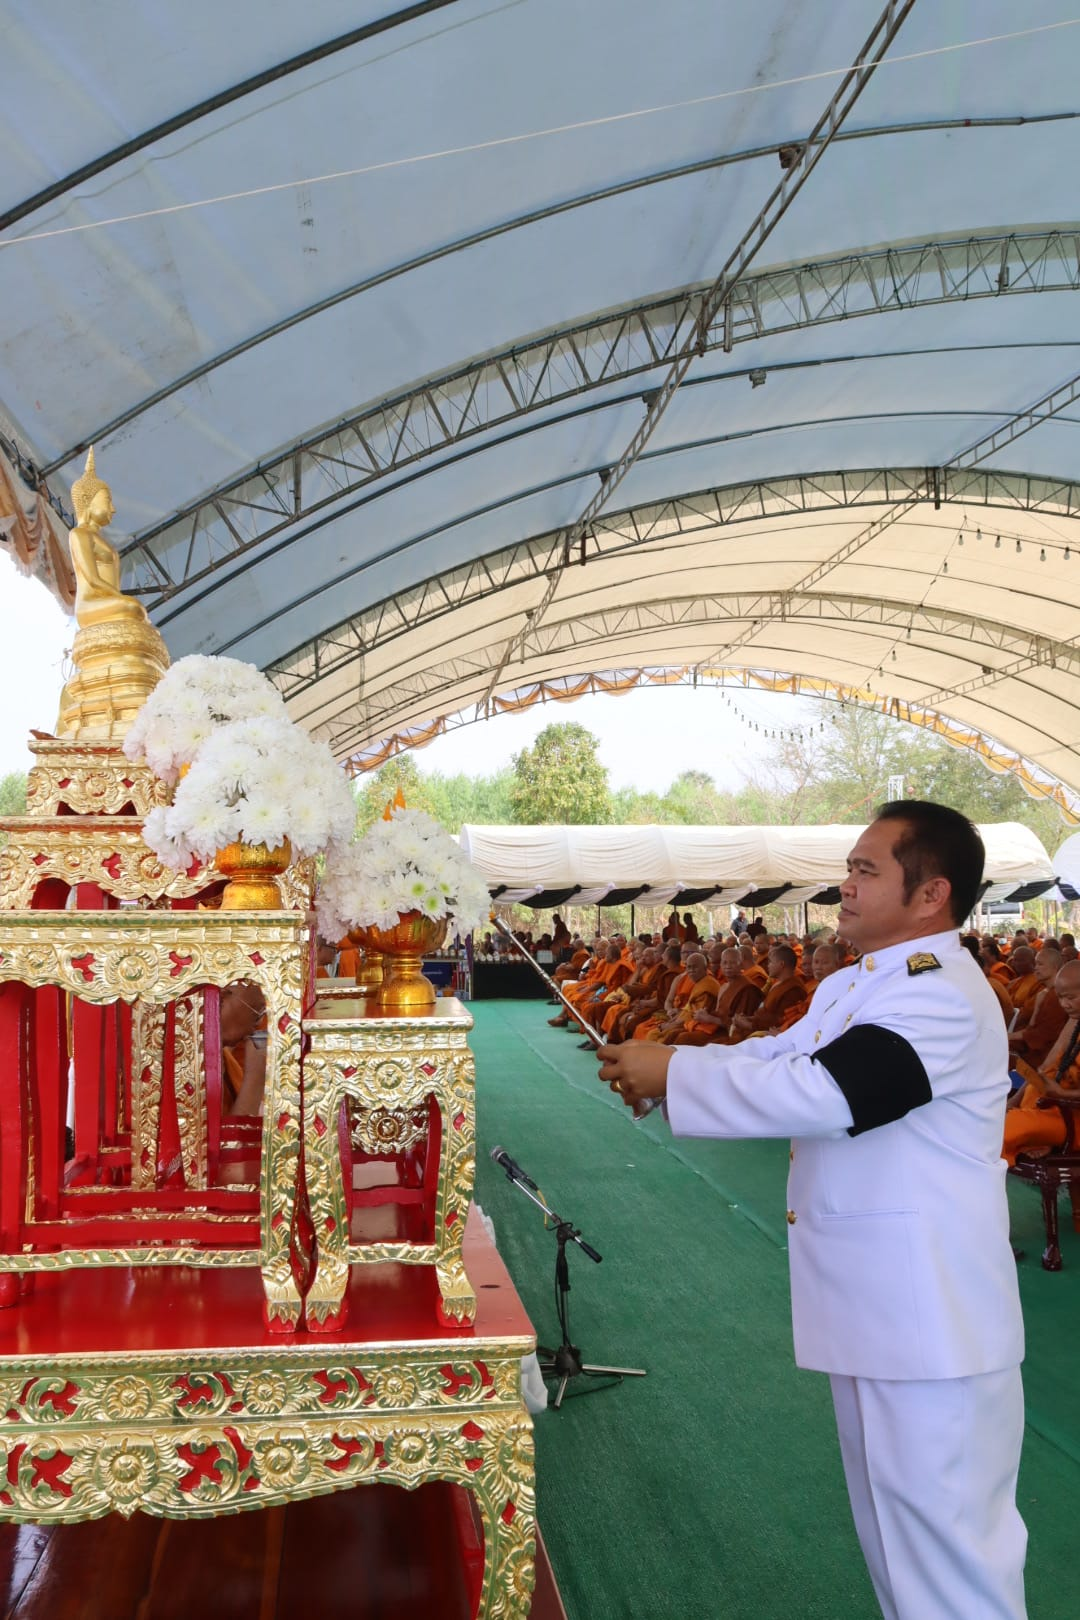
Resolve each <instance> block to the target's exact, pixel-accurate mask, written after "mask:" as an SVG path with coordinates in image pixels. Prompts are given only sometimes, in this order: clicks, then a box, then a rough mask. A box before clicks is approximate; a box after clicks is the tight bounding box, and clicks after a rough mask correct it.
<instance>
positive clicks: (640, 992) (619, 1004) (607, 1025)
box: [600, 962, 663, 1035]
mask: <svg viewBox="0 0 1080 1620" xmlns="http://www.w3.org/2000/svg"><path fill="white" fill-rule="evenodd" d="M662 967H663V963H662V962H654V963H653V965H652V967H649V968H643V969H642V973H641V978H640V979H638V981H637V983H636V984H630V982H629V981H627V983H626V984H625V985H622V986H621V987H620V989H619V990H616V991H614V992H613V995H614V996H615V997H617V998H618V999H616V1000H613V1001H612V1002H611V1005H610V1006H609V1007H608V1010H607V1012H605V1014H604V1016H603V1018H602V1020H601V1022H600V1032H601V1034H602V1035H612V1034H614V1031H615V1021H616V1019H617V1018H619V1017H621V1015H622V1014H623V1013H624V1012H625V1011H626V1009H627V1007H628V1006H629V1005H630V1004H631V1002H633V1001H636V1000H637V999H638V997H640V996H648V995H650V994H651V993H652V988H653V985H654V984H655V983H656V981H657V979H658V978H659V977H660V972H661V969H662Z"/></svg>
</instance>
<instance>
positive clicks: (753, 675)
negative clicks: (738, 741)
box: [345, 664, 1080, 826]
mask: <svg viewBox="0 0 1080 1620" xmlns="http://www.w3.org/2000/svg"><path fill="white" fill-rule="evenodd" d="M628 680H630V681H631V682H632V685H631V686H630V687H629V688H628V689H629V690H635V691H636V690H641V689H645V688H655V687H658V686H659V687H669V686H684V687H686V686H689V687H716V688H721V689H722V688H733V689H736V690H742V691H752V692H780V693H783V694H784V695H785V696H788V697H813V698H817V699H819V700H820V701H822V702H828V703H839V704H841V705H845V706H846V705H847V704H849V703H850V704H852V705H854V706H855V707H857V708H870V709H875V710H876V711H877V712H878V713H879V714H886V715H888V716H889V718H890V719H893V720H899V721H901V722H903V723H906V724H908V725H912V726H920V727H923V728H924V729H927V730H930V731H933V732H935V733H936V734H937V735H938V736H944V737H946V738H947V740H948V741H949V742H950V743H951V744H952V745H953V746H955V747H959V748H964V749H967V750H969V751H970V752H972V753H974V754H975V755H976V756H977V757H978V758H979V759H980V760H981V761H982V763H983V764H984V765H985V766H986V767H987V769H988V770H992V771H995V772H1000V771H1006V770H1007V771H1009V772H1010V774H1012V775H1014V776H1016V777H1017V779H1018V780H1019V782H1020V784H1021V786H1022V787H1023V789H1024V791H1025V792H1026V793H1028V794H1029V795H1030V796H1031V797H1032V798H1035V799H1049V800H1050V801H1051V803H1053V804H1054V805H1055V806H1056V807H1057V810H1058V812H1059V814H1060V815H1061V818H1062V820H1063V821H1065V822H1067V823H1068V824H1069V825H1071V826H1076V825H1077V824H1078V823H1080V796H1078V795H1077V794H1076V793H1075V792H1074V791H1073V790H1072V789H1071V788H1069V787H1067V786H1065V785H1064V784H1063V783H1061V782H1060V781H1059V780H1058V779H1057V778H1056V777H1053V776H1050V775H1049V774H1048V773H1047V772H1046V771H1043V770H1042V769H1041V768H1040V767H1039V766H1037V765H1035V764H1034V763H1033V762H1032V761H1031V760H1028V759H1025V758H1024V756H1023V755H1022V754H1017V753H1015V752H1014V751H1012V750H1010V749H1006V748H1004V747H1003V746H1002V744H1000V743H999V742H998V741H997V739H996V738H993V737H990V736H988V735H987V734H986V733H985V732H981V731H975V730H972V729H971V728H970V727H967V726H963V725H960V724H958V723H957V722H956V721H954V720H951V719H949V718H948V717H947V716H943V715H941V714H938V713H936V712H934V711H932V710H928V709H923V708H919V707H917V706H915V705H913V704H910V703H904V702H901V701H900V699H898V698H890V697H888V696H883V695H882V694H881V693H878V692H873V691H870V690H868V689H867V688H865V687H857V686H851V685H845V684H844V683H842V682H839V681H830V680H825V679H823V678H822V677H821V676H818V675H797V674H782V673H779V672H774V671H766V670H760V669H716V670H708V671H705V672H703V673H699V672H698V671H696V670H695V669H693V668H692V667H691V666H690V665H688V664H684V665H682V666H681V667H679V668H669V667H667V666H660V667H659V668H651V667H650V668H645V669H634V670H617V669H616V670H596V671H593V672H591V673H589V674H585V675H564V676H560V677H558V678H557V679H555V680H553V681H543V682H535V681H534V682H530V683H529V684H528V685H526V686H524V687H521V688H519V689H518V691H516V692H512V693H504V694H500V696H499V698H498V699H497V703H498V709H497V712H498V713H504V712H506V713H513V712H514V711H515V709H516V708H518V707H519V706H520V699H522V698H526V699H531V700H532V701H539V702H541V703H576V702H577V701H578V699H579V698H582V697H585V696H589V695H593V694H599V695H601V696H611V695H612V691H611V688H612V685H613V684H615V683H617V684H618V685H619V686H620V687H621V688H623V689H624V690H623V691H620V692H619V693H617V694H616V695H620V696H621V695H625V690H626V689H627V688H626V682H627V681H628ZM488 718H489V716H488V715H487V714H485V713H484V712H483V711H482V710H481V709H480V708H479V707H478V706H470V707H469V708H468V709H463V710H459V711H458V713H456V714H452V715H446V716H445V717H444V718H442V719H441V720H439V721H438V722H437V723H436V725H435V727H434V728H432V727H427V728H423V727H420V728H416V729H415V730H414V731H412V732H395V733H394V734H393V735H392V736H390V737H388V738H385V739H384V740H383V741H382V742H381V743H380V744H378V745H377V746H376V747H374V748H372V749H368V750H365V751H364V752H363V753H360V754H354V755H353V756H352V757H351V758H350V759H347V760H346V761H345V770H346V773H347V774H348V775H350V776H354V777H355V776H361V775H363V774H364V773H365V772H366V771H369V770H375V769H377V768H378V766H379V765H381V764H383V763H384V762H385V761H386V760H387V759H391V758H393V757H394V755H395V754H401V753H405V752H406V751H407V750H408V749H411V748H420V747H424V746H425V745H426V744H427V743H428V742H433V741H434V740H435V737H436V736H445V735H446V733H447V732H448V731H457V730H459V729H460V728H461V727H462V726H469V725H475V724H477V723H478V722H479V721H481V720H486V719H488Z"/></svg>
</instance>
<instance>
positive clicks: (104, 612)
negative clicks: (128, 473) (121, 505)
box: [68, 445, 149, 629]
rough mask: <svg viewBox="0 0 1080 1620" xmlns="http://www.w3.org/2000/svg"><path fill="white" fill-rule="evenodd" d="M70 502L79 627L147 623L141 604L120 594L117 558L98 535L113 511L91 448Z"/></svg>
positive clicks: (108, 521) (72, 561) (114, 514)
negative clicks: (128, 621)
mask: <svg viewBox="0 0 1080 1620" xmlns="http://www.w3.org/2000/svg"><path fill="white" fill-rule="evenodd" d="M71 499H72V502H73V504H74V507H75V518H76V523H75V527H74V528H73V529H72V531H71V534H70V535H69V537H68V543H69V544H70V546H71V563H72V567H73V568H74V570H75V618H76V619H77V621H78V624H79V628H80V629H85V627H86V626H87V625H88V624H106V623H112V622H114V621H119V620H123V619H137V620H139V622H140V623H142V624H146V623H148V622H149V621H148V619H147V614H146V609H145V608H144V607H143V605H142V603H141V602H137V601H136V600H135V598H134V597H133V596H125V595H124V594H123V593H122V591H121V589H120V558H119V556H118V555H117V553H116V552H115V551H114V549H113V547H112V546H111V545H110V544H109V542H108V541H107V540H106V539H105V537H104V536H103V534H102V532H101V531H102V529H107V528H108V526H109V524H110V523H111V522H112V520H113V518H114V517H115V516H116V508H115V507H114V506H113V500H112V491H111V490H110V489H109V486H108V484H106V483H103V482H102V480H101V479H100V478H99V477H98V476H97V470H96V468H95V466H94V447H93V445H91V446H90V449H89V451H88V453H87V457H86V471H85V472H84V473H83V475H82V477H81V478H79V479H77V480H76V482H75V483H74V484H72V486H71Z"/></svg>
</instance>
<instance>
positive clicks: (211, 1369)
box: [0, 1211, 559, 1620]
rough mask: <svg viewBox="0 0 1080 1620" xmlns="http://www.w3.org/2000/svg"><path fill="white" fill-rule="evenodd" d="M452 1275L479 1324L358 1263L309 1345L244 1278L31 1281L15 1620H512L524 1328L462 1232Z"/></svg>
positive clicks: (184, 1272) (523, 1485)
mask: <svg viewBox="0 0 1080 1620" xmlns="http://www.w3.org/2000/svg"><path fill="white" fill-rule="evenodd" d="M365 1213H366V1212H365ZM369 1218H370V1219H372V1220H373V1221H379V1220H386V1219H387V1214H386V1212H383V1211H372V1212H371V1215H370V1217H369ZM464 1259H465V1264H466V1267H467V1270H468V1276H469V1279H470V1282H471V1284H472V1285H473V1286H474V1287H475V1289H476V1295H477V1312H476V1320H475V1321H474V1322H473V1323H471V1324H469V1325H467V1326H458V1325H450V1326H448V1325H446V1324H445V1323H442V1322H440V1321H439V1317H438V1304H439V1299H440V1294H439V1287H438V1283H437V1279H436V1277H435V1275H434V1273H433V1270H432V1268H430V1267H426V1266H424V1267H417V1266H413V1265H400V1264H395V1263H390V1264H383V1265H372V1266H366V1267H354V1268H353V1269H352V1274H351V1277H350V1283H349V1317H348V1323H347V1326H346V1327H345V1328H344V1329H342V1330H341V1331H339V1332H337V1333H326V1334H323V1333H320V1334H317V1335H314V1334H309V1333H305V1332H302V1331H301V1332H296V1333H292V1334H282V1333H279V1332H270V1331H268V1330H267V1328H266V1327H265V1325H264V1322H263V1313H262V1286H261V1282H260V1278H259V1274H258V1273H257V1272H256V1271H255V1270H253V1269H243V1268H242V1269H237V1270H220V1271H215V1270H211V1269H198V1270H196V1269H195V1268H184V1267H168V1266H163V1267H161V1268H160V1269H156V1268H138V1269H136V1268H125V1267H107V1268H103V1269H102V1270H100V1271H96V1272H90V1271H84V1270H75V1271H70V1272H50V1273H47V1274H43V1275H39V1276H37V1277H36V1278H35V1279H34V1287H33V1292H32V1293H31V1294H30V1295H29V1296H27V1297H25V1298H23V1299H22V1300H20V1302H19V1303H18V1304H17V1305H16V1306H14V1307H13V1308H11V1309H8V1310H5V1311H2V1312H0V1520H4V1519H6V1520H9V1521H14V1522H13V1523H11V1524H9V1525H7V1526H0V1548H3V1549H5V1550H4V1552H3V1555H2V1556H3V1558H4V1559H5V1560H6V1573H7V1580H8V1590H9V1593H10V1600H11V1602H16V1601H17V1603H18V1605H19V1606H18V1607H17V1608H14V1609H11V1608H9V1611H8V1612H9V1613H12V1612H13V1613H18V1614H19V1615H24V1616H26V1615H41V1616H42V1620H44V1617H45V1616H46V1615H47V1616H48V1620H62V1617H66V1616H68V1615H72V1616H74V1615H80V1616H86V1617H87V1620H90V1617H91V1616H92V1617H94V1620H98V1617H101V1620H106V1617H107V1620H113V1617H114V1616H120V1615H129V1614H130V1615H135V1614H137V1615H138V1616H139V1620H156V1617H158V1616H159V1615H160V1616H164V1615H167V1614H173V1613H177V1614H179V1613H180V1609H181V1608H183V1611H184V1613H185V1615H186V1616H187V1615H190V1613H191V1612H192V1610H191V1604H192V1602H193V1601H195V1602H198V1603H199V1605H200V1608H201V1611H202V1612H203V1613H207V1614H212V1615H213V1616H214V1620H218V1617H219V1616H221V1617H225V1616H227V1615H231V1614H233V1613H235V1614H237V1615H241V1614H243V1615H247V1614H251V1615H253V1616H254V1615H258V1617H259V1620H272V1617H273V1616H276V1615H280V1616H282V1617H284V1616H289V1615H294V1614H295V1615H297V1616H299V1615H301V1614H303V1615H309V1614H316V1613H320V1612H322V1611H323V1610H324V1609H325V1608H329V1605H330V1603H331V1601H332V1600H333V1601H335V1602H337V1603H340V1601H341V1597H342V1594H343V1593H344V1592H346V1591H348V1593H349V1612H350V1614H351V1615H353V1616H354V1617H356V1620H360V1617H361V1616H364V1617H366V1616H369V1615H370V1616H371V1617H372V1620H375V1617H376V1616H379V1617H380V1620H397V1617H398V1616H404V1615H406V1614H408V1615H415V1616H417V1617H422V1620H442V1617H443V1615H445V1616H446V1617H447V1620H449V1617H450V1616H453V1617H454V1620H457V1617H458V1616H459V1615H460V1614H476V1615H479V1616H484V1615H487V1614H489V1613H496V1612H497V1613H498V1614H500V1615H505V1616H506V1617H508V1620H509V1617H510V1616H514V1617H523V1616H524V1615H526V1614H527V1613H528V1612H529V1593H530V1588H531V1586H532V1579H533V1562H532V1555H533V1532H534V1509H533V1503H534V1497H533V1448H532V1423H531V1420H530V1418H529V1416H528V1413H527V1412H526V1410H525V1408H524V1405H523V1403H522V1400H521V1389H520V1358H521V1356H522V1355H523V1354H525V1353H527V1352H528V1350H530V1349H531V1348H532V1345H533V1332H532V1327H531V1325H530V1323H529V1320H528V1318H527V1317H526V1315H525V1313H524V1311H523V1309H522V1306H521V1303H520V1301H519V1300H518V1298H517V1295H516V1293H515V1292H514V1288H513V1285H512V1283H511V1282H510V1279H509V1277H508V1275H507V1273H506V1270H505V1268H504V1266H503V1265H502V1262H501V1261H500V1259H499V1257H498V1255H497V1254H496V1252H495V1249H494V1247H493V1245H492V1244H491V1243H490V1241H489V1240H488V1238H487V1236H486V1234H485V1232H484V1231H483V1228H482V1226H481V1225H480V1223H479V1221H478V1220H477V1219H476V1217H475V1214H474V1213H470V1217H469V1221H468V1224H467V1228H466V1233H465V1242H464ZM5 1476H6V1477H5ZM357 1486H360V1487H362V1488H361V1489H354V1488H353V1487H357ZM391 1486H404V1487H406V1489H405V1490H391V1489H390V1487H391ZM373 1487H374V1488H373ZM307 1498H317V1499H316V1500H305V1499H307ZM260 1508H261V1509H262V1510H263V1511H262V1512H261V1513H258V1514H252V1513H251V1512H250V1511H248V1510H251V1509H260ZM473 1508H475V1513H474V1512H473ZM111 1510H114V1511H115V1512H118V1513H119V1514H122V1515H124V1516H125V1518H127V1519H128V1521H129V1522H127V1523H124V1522H122V1521H121V1520H118V1519H117V1518H116V1517H115V1516H114V1513H113V1512H112V1511H111ZM140 1510H141V1511H140ZM133 1514H134V1515H135V1517H133V1518H132V1517H131V1515H133ZM147 1514H149V1515H153V1516H154V1517H153V1518H147V1517H145V1516H144V1515H147ZM105 1515H110V1516H109V1517H107V1518H105V1517H103V1516H105ZM222 1515H226V1517H223V1516H222ZM237 1515H239V1516H237ZM159 1517H164V1518H165V1519H169V1520H171V1519H177V1520H188V1521H191V1520H198V1521H201V1522H199V1523H190V1522H189V1523H183V1524H172V1525H169V1524H166V1525H162V1524H160V1523H158V1522H156V1520H157V1519H158V1518H159ZM87 1519H95V1520H98V1521H99V1522H98V1523H97V1524H96V1525H87V1524H80V1523H78V1522H77V1521H80V1520H87ZM16 1523H21V1524H22V1525H23V1528H21V1529H19V1528H16ZM478 1524H479V1525H482V1527H483V1529H482V1534H480V1533H479V1531H478ZM42 1526H45V1527H47V1528H41V1527H42ZM174 1568H175V1574H169V1573H168V1571H170V1570H173V1569H174ZM4 1569H5V1565H3V1564H0V1571H3V1570H4ZM198 1583H203V1586H204V1593H205V1595H204V1597H203V1598H202V1599H198V1598H197V1597H196V1596H195V1592H194V1585H195V1584H198ZM113 1588H115V1592H114V1595H113V1596H110V1597H108V1598H107V1599H106V1598H105V1596H104V1594H105V1592H106V1591H113ZM61 1589H62V1590H61ZM551 1590H552V1588H551V1583H550V1581H548V1591H549V1594H550V1592H551ZM234 1592H235V1605H236V1606H235V1607H233V1608H229V1607H228V1606H227V1604H229V1603H233V1602H234V1597H233V1595H232V1594H234ZM39 1593H41V1594H49V1595H48V1597H47V1601H46V1599H45V1597H43V1598H42V1602H43V1603H44V1606H43V1607H35V1606H33V1605H36V1604H37V1603H38V1594H39ZM184 1593H186V1596H185V1597H183V1601H182V1602H181V1595H182V1594H184ZM20 1594H21V1595H20ZM259 1594H261V1595H259ZM455 1594H457V1595H455ZM99 1596H101V1599H102V1601H101V1603H100V1606H97V1607H95V1606H94V1604H95V1603H96V1602H97V1600H98V1598H99ZM436 1596H437V1598H438V1602H439V1603H441V1604H442V1607H437V1606H436ZM132 1598H134V1601H133V1602H131V1601H130V1600H131V1599H132ZM369 1601H370V1604H371V1605H372V1606H371V1607H368V1608H365V1607H363V1604H364V1603H368V1602H369ZM455 1603H456V1604H457V1607H456V1608H455V1607H454V1605H455ZM245 1604H246V1605H248V1606H247V1607H244V1605H245ZM252 1604H254V1605H255V1606H254V1607H252V1606H251V1605H252ZM462 1604H464V1607H462ZM27 1605H30V1606H27ZM170 1605H173V1606H172V1607H170ZM196 1612H197V1611H196ZM532 1612H533V1614H534V1615H535V1616H538V1617H544V1620H546V1616H547V1615H556V1616H557V1615H558V1613H559V1610H558V1607H557V1606H556V1607H555V1608H552V1607H551V1605H550V1603H549V1604H548V1607H547V1609H546V1610H545V1609H544V1608H536V1607H535V1606H534V1608H533V1611H532Z"/></svg>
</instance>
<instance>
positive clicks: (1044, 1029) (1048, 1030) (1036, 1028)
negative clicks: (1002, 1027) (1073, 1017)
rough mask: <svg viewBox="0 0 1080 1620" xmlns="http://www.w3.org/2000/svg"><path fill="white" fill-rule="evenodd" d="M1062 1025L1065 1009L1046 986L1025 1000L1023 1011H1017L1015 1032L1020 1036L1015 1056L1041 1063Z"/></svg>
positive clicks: (1036, 1066) (1055, 994) (1051, 986)
mask: <svg viewBox="0 0 1080 1620" xmlns="http://www.w3.org/2000/svg"><path fill="white" fill-rule="evenodd" d="M1064 1024H1065V1009H1064V1007H1063V1006H1062V1005H1061V1002H1060V1001H1059V1000H1058V998H1057V992H1056V991H1055V990H1054V987H1053V985H1050V986H1049V987H1048V988H1047V989H1046V990H1041V991H1040V992H1039V994H1038V995H1037V996H1036V997H1035V999H1034V1001H1032V1002H1029V1003H1028V1010H1027V1013H1026V1014H1025V1013H1021V1014H1020V1017H1019V1019H1018V1020H1017V1028H1016V1034H1017V1035H1018V1036H1019V1037H1020V1039H1019V1040H1018V1041H1017V1043H1016V1044H1017V1047H1018V1048H1019V1054H1018V1055H1019V1056H1020V1057H1022V1058H1026V1059H1027V1061H1028V1062H1029V1063H1031V1064H1034V1066H1035V1068H1038V1067H1039V1065H1040V1064H1041V1063H1043V1062H1045V1060H1046V1057H1047V1055H1048V1054H1049V1052H1050V1051H1051V1049H1052V1047H1053V1045H1054V1042H1055V1041H1056V1040H1057V1038H1058V1036H1059V1035H1060V1034H1061V1031H1062V1029H1063V1027H1064Z"/></svg>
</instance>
